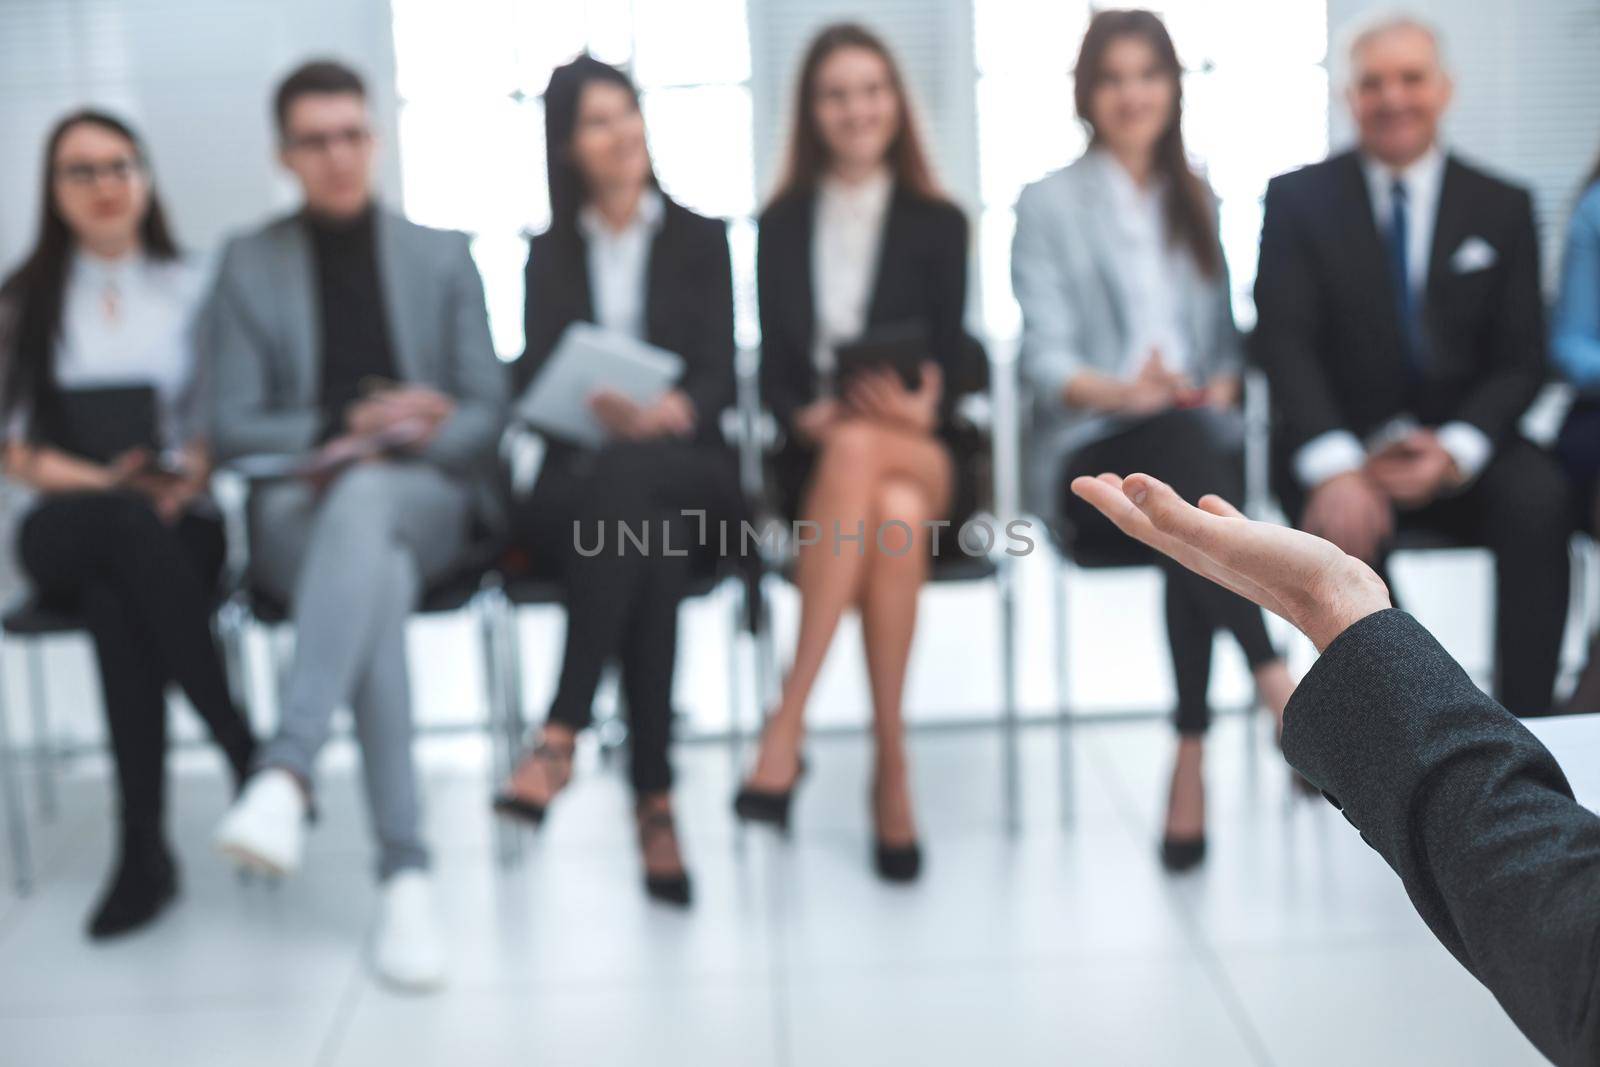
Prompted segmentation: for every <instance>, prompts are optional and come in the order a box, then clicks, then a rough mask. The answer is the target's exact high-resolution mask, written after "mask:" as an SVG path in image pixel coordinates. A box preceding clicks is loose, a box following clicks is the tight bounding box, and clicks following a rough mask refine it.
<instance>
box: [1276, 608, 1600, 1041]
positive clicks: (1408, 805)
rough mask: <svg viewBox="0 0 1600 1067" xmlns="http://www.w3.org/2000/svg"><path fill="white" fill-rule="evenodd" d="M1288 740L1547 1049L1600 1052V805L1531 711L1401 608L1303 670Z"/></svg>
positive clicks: (1365, 623)
mask: <svg viewBox="0 0 1600 1067" xmlns="http://www.w3.org/2000/svg"><path fill="white" fill-rule="evenodd" d="M1283 750H1284V754H1285V755H1286V756H1287V757H1288V760H1289V762H1290V763H1291V764H1293V765H1294V766H1295V768H1296V769H1298V770H1299V771H1300V773H1302V774H1304V775H1305V776H1306V778H1308V779H1310V780H1311V781H1312V782H1313V783H1315V784H1316V785H1317V786H1318V787H1319V788H1321V789H1322V790H1323V791H1324V793H1325V794H1326V795H1327V797H1328V799H1329V800H1330V801H1332V802H1333V804H1334V806H1336V807H1339V808H1340V809H1341V810H1342V811H1343V812H1344V815H1345V818H1347V819H1349V820H1350V822H1351V824H1352V825H1354V826H1355V827H1356V829H1358V830H1359V831H1361V838H1362V840H1364V841H1366V842H1367V843H1368V844H1369V845H1371V846H1372V847H1373V848H1374V849H1376V850H1377V851H1378V853H1379V855H1381V856H1382V857H1383V858H1384V860H1385V861H1386V862H1387V863H1388V864H1389V866H1391V867H1393V868H1394V870H1395V873H1397V874H1398V875H1400V879H1401V881H1402V882H1403V883H1404V884H1405V888H1406V892H1407V893H1408V894H1409V895H1410V897H1411V901H1412V903H1413V904H1414V905H1415V906H1416V909H1417V912H1418V913H1419V914H1420V915H1421V916H1422V918H1423V920H1424V921H1425V922H1426V923H1427V924H1428V926H1429V928H1430V929H1432V930H1433V932H1434V934H1435V935H1436V936H1437V937H1438V938H1439V940H1440V941H1441V942H1443V943H1444V946H1445V947H1446V948H1447V949H1449V950H1450V952H1451V953H1452V954H1453V955H1454V956H1455V957H1456V959H1458V960H1460V961H1461V964H1462V965H1463V966H1464V967H1466V968H1467V970H1469V971H1471V972H1472V973H1473V975H1474V976H1475V977H1477V979H1478V980H1479V981H1481V982H1482V983H1483V984H1484V985H1485V986H1487V987H1488V988H1489V991H1490V992H1491V993H1493V994H1494V995H1495V998H1496V999H1497V1000H1499V1001H1500V1004H1501V1006H1502V1007H1503V1008H1505V1010H1506V1013H1507V1014H1509V1015H1510V1016H1511V1019H1512V1021H1513V1022H1515V1023H1516V1024H1517V1026H1518V1027H1519V1028H1520V1029H1521V1030H1522V1032H1523V1033H1524V1034H1526V1035H1527V1036H1528V1039H1529V1040H1530V1041H1532V1042H1533V1043H1534V1045H1536V1046H1537V1047H1538V1049H1539V1051H1540V1052H1543V1053H1544V1054H1545V1055H1546V1056H1548V1057H1550V1058H1551V1059H1552V1060H1554V1061H1555V1062H1556V1063H1559V1064H1595V1063H1600V986H1597V980H1600V817H1596V816H1595V814H1594V813H1593V812H1590V811H1589V810H1588V809H1586V808H1584V807H1582V806H1581V805H1579V804H1578V803H1577V802H1576V801H1575V800H1574V799H1573V797H1572V790H1571V787H1569V786H1568V784H1567V780H1566V777H1565V776H1564V775H1563V774H1562V773H1561V768H1560V767H1559V766H1558V765H1557V764H1556V761H1555V759H1554V758H1553V757H1552V756H1551V755H1550V753H1549V751H1548V750H1546V749H1545V747H1544V746H1543V745H1541V744H1540V743H1539V741H1538V740H1537V739H1536V738H1534V736H1533V735H1532V734H1530V733H1529V732H1528V730H1527V728H1526V727H1524V726H1523V725H1522V724H1521V723H1519V722H1518V721H1517V720H1516V719H1515V718H1514V717H1513V716H1512V715H1511V713H1510V712H1508V711H1506V710H1505V709H1504V708H1502V707H1501V706H1500V705H1498V704H1496V703H1495V702H1494V701H1493V700H1490V699H1489V698H1488V697H1487V696H1485V695H1484V694H1483V693H1481V692H1480V691H1479V690H1478V689H1477V687H1476V686H1474V685H1473V684H1472V681H1471V679H1469V678H1468V677H1467V675H1466V674H1465V672H1463V671H1462V670H1461V668H1460V667H1459V666H1457V665H1456V663H1455V662H1454V661H1453V660H1452V659H1451V658H1450V656H1449V655H1448V654H1447V653H1446V652H1445V651H1444V649H1442V648H1440V647H1439V644H1438V642H1436V641H1435V640H1434V639H1433V637H1432V635H1430V634H1429V633H1428V632H1427V631H1426V630H1424V629H1423V628H1422V627H1421V626H1420V625H1419V624H1418V623H1417V622H1416V621H1415V620H1414V619H1412V618H1411V616H1409V615H1406V614H1405V613H1403V612H1400V611H1396V610H1392V609H1391V610H1388V611H1381V612H1379V613H1377V614H1376V615H1370V616H1368V617H1367V618H1365V619H1362V620H1361V621H1360V622H1358V623H1356V624H1355V625H1354V626H1352V627H1350V628H1349V629H1348V630H1346V631H1345V632H1344V633H1343V634H1340V635H1339V637H1338V638H1337V639H1335V640H1334V642H1333V643H1332V644H1331V645H1329V646H1328V649H1327V651H1325V652H1324V653H1323V654H1322V657H1321V658H1320V659H1319V660H1318V661H1317V662H1316V664H1315V666H1313V667H1312V668H1311V671H1310V673H1309V674H1307V675H1306V676H1305V678H1304V679H1303V680H1302V681H1301V682H1300V686H1299V688H1298V689H1296V690H1295V694H1294V698H1293V699H1292V700H1290V702H1289V707H1288V710H1287V712H1286V713H1285V715H1284V730H1283Z"/></svg>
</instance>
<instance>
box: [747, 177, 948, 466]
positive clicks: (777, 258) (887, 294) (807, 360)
mask: <svg viewBox="0 0 1600 1067" xmlns="http://www.w3.org/2000/svg"><path fill="white" fill-rule="evenodd" d="M815 217H816V197H815V196H814V195H813V194H810V193H805V194H801V195H796V196H788V197H784V198H782V199H780V200H777V201H774V202H773V203H772V204H771V205H770V206H769V207H768V208H767V209H766V211H764V212H762V215H761V220H760V231H759V232H760V237H759V240H758V243H757V246H756V293H757V298H758V299H759V301H760V306H761V396H762V401H763V403H764V404H765V405H766V406H767V407H768V408H769V409H770V410H771V411H772V413H773V415H775V416H776V417H777V419H778V422H779V423H780V424H781V425H782V427H783V429H784V431H785V432H786V433H789V431H791V430H792V428H793V425H794V413H795V412H796V411H797V410H799V409H800V408H802V407H804V406H805V405H806V404H809V403H811V401H813V400H815V399H817V375H816V368H815V366H814V364H813V362H812V344H813V342H814V339H815V336H816V319H817V305H816V296H815V294H814V293H813V292H812V285H811V240H812V230H813V228H814V220H815ZM966 301H967V219H966V216H965V215H963V214H962V213H961V209H960V208H957V207H956V206H955V205H953V204H951V203H948V202H946V201H933V200H926V199H923V198H921V197H919V196H917V195H916V194H914V193H912V192H910V191H909V190H907V189H905V188H904V187H898V186H897V187H896V188H895V190H894V194H893V196H892V198H891V199H890V201H889V210H888V212H887V215H886V217H885V219H884V228H883V238H882V243H881V244H880V245H879V251H878V273H877V278H876V280H875V281H874V282H873V288H872V298H871V300H870V301H869V302H868V307H867V326H868V327H869V328H870V327H873V326H886V325H895V324H899V323H903V322H907V321H910V320H920V321H922V322H924V323H925V324H926V326H927V331H928V342H929V346H930V348H931V349H932V351H931V352H930V353H929V354H930V356H931V358H932V359H934V360H935V361H937V362H938V363H939V365H940V367H941V369H942V370H943V371H944V403H943V409H944V410H943V414H942V417H941V419H940V422H941V430H946V431H947V430H949V429H950V427H951V416H952V414H953V413H954V410H955V404H956V401H957V400H959V399H960V394H961V392H962V391H963V388H964V387H965V388H966V389H967V390H968V391H970V389H971V382H970V381H969V378H970V377H971V367H970V366H969V362H970V361H969V360H968V359H967V356H968V355H969V353H970V349H969V348H968V347H967V342H966V334H965V332H964V331H963V329H962V316H963V314H964V312H965V308H966ZM789 436H790V439H791V440H792V439H793V435H792V433H789Z"/></svg>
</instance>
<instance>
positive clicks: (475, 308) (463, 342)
mask: <svg viewBox="0 0 1600 1067" xmlns="http://www.w3.org/2000/svg"><path fill="white" fill-rule="evenodd" d="M455 260H456V262H455V269H454V270H453V271H452V273H451V283H450V284H451V286H452V291H451V293H450V300H449V305H448V314H449V316H450V322H449V323H448V332H447V336H448V337H449V343H450V346H451V347H450V351H448V352H446V353H445V354H444V360H443V364H444V367H445V372H444V373H445V380H444V381H443V382H442V383H441V385H442V386H443V387H444V388H445V389H446V391H448V392H449V393H450V394H451V395H452V396H454V397H455V399H456V410H455V413H454V414H452V415H451V416H450V418H449V420H448V421H447V422H446V423H445V424H444V425H443V426H441V427H440V428H439V433H438V435H437V436H436V437H434V439H433V440H432V441H431V442H429V443H428V446H427V447H426V448H425V449H424V450H423V456H424V457H425V458H427V459H428V460H430V461H432V462H434V463H437V464H438V465H439V466H441V467H443V468H445V469H446V470H450V471H455V472H458V473H466V472H468V471H471V470H473V469H476V468H479V467H481V466H482V464H483V462H484V461H485V460H486V459H487V458H488V457H490V456H492V455H493V454H494V450H495V446H496V445H497V444H498V443H499V440H500V433H501V431H502V430H503V429H504V428H505V407H506V389H507V385H508V378H509V371H508V370H507V369H506V366H505V364H503V363H501V362H500V359H499V357H497V356H496V355H495V352H494V341H493V339H492V338H491V337H490V334H489V316H488V311H487V309H486V307H485V304H484V298H483V279H482V277H481V276H479V274H478V267H477V265H476V264H475V263H474V262H473V260H472V253H471V249H470V246H469V244H468V242H467V239H466V237H465V236H462V237H461V240H460V247H459V251H458V252H457V253H456V256H455Z"/></svg>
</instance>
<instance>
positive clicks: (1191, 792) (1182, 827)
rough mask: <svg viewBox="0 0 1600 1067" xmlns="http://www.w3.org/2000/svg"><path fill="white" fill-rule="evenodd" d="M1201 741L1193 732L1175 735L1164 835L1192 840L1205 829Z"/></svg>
mask: <svg viewBox="0 0 1600 1067" xmlns="http://www.w3.org/2000/svg"><path fill="white" fill-rule="evenodd" d="M1204 755H1205V741H1204V739H1203V738H1202V737H1200V736H1199V735H1197V734H1180V735H1178V756H1177V759H1176V760H1174V761H1173V764H1172V788H1171V792H1170V793H1168V795H1167V829H1166V836H1167V837H1168V838H1171V839H1172V840H1175V841H1192V840H1194V839H1195V838H1198V837H1202V836H1204V835H1205V832H1206V792H1205V779H1204V777H1203V775H1202V771H1201V764H1202V760H1203V758H1204Z"/></svg>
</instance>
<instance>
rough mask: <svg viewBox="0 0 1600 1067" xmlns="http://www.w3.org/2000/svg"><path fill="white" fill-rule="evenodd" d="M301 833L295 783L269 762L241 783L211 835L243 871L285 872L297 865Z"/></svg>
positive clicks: (300, 798)
mask: <svg viewBox="0 0 1600 1067" xmlns="http://www.w3.org/2000/svg"><path fill="white" fill-rule="evenodd" d="M305 836H306V797H305V793H304V792H303V791H302V790H301V788H300V783H299V782H298V781H296V780H295V777H294V775H292V774H290V773H289V772H288V771H285V770H282V769H280V768H276V767H269V768H267V769H266V770H263V771H261V772H259V773H257V774H255V775H254V776H252V777H251V779H250V780H249V781H248V782H246V783H245V787H244V792H242V793H241V794H239V799H238V800H237V801H235V802H234V805H233V807H232V808H230V809H228V814H227V815H225V816H223V818H222V822H221V823H219V824H218V825H217V832H216V836H215V837H214V839H213V840H214V842H215V844H216V846H217V849H218V851H220V852H221V853H222V854H223V855H225V856H227V857H228V858H229V859H231V860H233V861H234V862H235V863H237V864H239V866H241V867H244V868H245V869H247V870H252V871H260V872H262V873H264V874H271V875H285V874H293V873H294V872H295V871H297V870H299V869H300V856H301V853H302V852H303V851H304V850H305Z"/></svg>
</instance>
